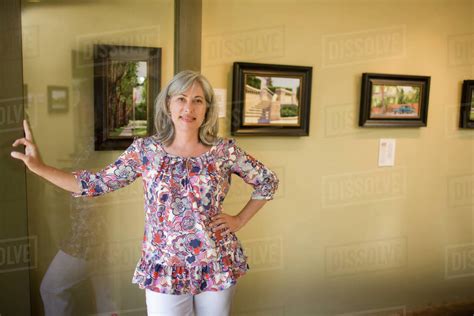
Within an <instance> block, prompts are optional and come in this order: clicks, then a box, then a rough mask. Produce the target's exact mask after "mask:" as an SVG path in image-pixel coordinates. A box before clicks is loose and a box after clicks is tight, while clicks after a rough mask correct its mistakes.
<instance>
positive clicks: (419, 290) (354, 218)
mask: <svg viewBox="0 0 474 316" xmlns="http://www.w3.org/2000/svg"><path fill="white" fill-rule="evenodd" d="M52 3H56V2H52ZM473 12H474V11H473V8H472V1H470V0H466V1H447V0H446V1H440V0H433V1H421V0H420V1H380V0H366V1H362V0H354V1H339V0H332V1H322V0H321V1H317V0H311V1H309V0H308V1H297V2H296V1H290V0H278V1H266V0H259V1H257V0H253V1H250V0H234V1H232V0H225V1H224V0H215V1H211V0H203V19H202V20H203V30H202V31H203V38H202V39H203V47H202V66H203V67H202V71H203V73H204V74H205V75H206V76H207V77H208V78H209V79H210V81H211V82H212V83H213V85H214V87H216V88H225V89H227V98H228V104H227V105H228V111H227V118H225V119H222V120H221V121H220V123H221V126H220V134H221V135H222V136H229V135H230V132H229V131H230V125H229V123H230V118H229V115H230V100H231V83H232V63H233V62H234V61H247V62H262V63H274V64H289V65H305V66H312V67H313V84H312V99H311V118H310V120H311V125H310V136H309V137H298V138H295V137H291V138H290V137H238V142H239V144H240V146H241V147H243V148H244V149H246V150H247V151H248V152H249V153H251V154H253V155H254V156H256V157H257V158H258V159H259V160H261V161H263V162H264V163H266V164H267V165H268V166H270V167H271V168H272V169H274V170H275V171H276V172H277V173H278V175H279V178H280V181H281V182H280V190H279V192H278V194H277V196H276V198H275V200H274V201H272V202H270V203H268V204H267V205H266V206H265V208H264V209H263V210H262V211H261V212H260V213H259V214H258V215H257V216H256V217H255V218H254V219H252V221H251V222H250V223H249V224H248V225H247V226H246V227H244V228H243V229H242V230H241V231H240V232H239V233H238V236H239V238H240V239H241V240H242V242H243V244H244V247H245V251H246V253H247V255H248V256H249V260H250V262H249V263H250V266H251V272H249V274H248V275H246V276H245V277H243V278H242V279H241V280H240V281H239V285H238V290H237V294H236V299H235V303H234V306H233V311H234V314H235V315H335V314H341V313H354V312H358V311H368V310H381V311H382V312H386V313H390V312H396V311H403V310H410V309H413V308H416V307H418V306H425V305H427V304H429V303H440V302H444V301H454V300H458V299H465V298H466V297H468V296H469V295H472V293H471V292H472V291H471V292H470V290H472V275H473V270H472V266H470V267H467V268H465V269H463V268H459V266H458V263H459V262H462V261H459V260H458V261H456V260H454V259H457V258H462V256H463V255H465V254H468V253H469V251H471V253H472V248H473V246H472V243H473V237H474V234H473V228H472V227H473V193H472V192H473V191H472V187H473V182H474V177H473V176H472V175H473V167H474V165H473V156H472V155H473V147H472V145H473V142H472V132H471V131H466V130H459V129H458V128H457V122H458V118H459V102H460V88H461V82H462V80H464V79H469V78H470V77H471V76H472V65H473V64H474V59H473V58H472V48H470V47H472V43H473V41H474V40H473V37H472V35H471V34H472V31H473V28H472V14H473ZM173 14H174V13H173V1H169V0H160V1H133V2H132V1H121V0H116V1H105V0H104V1H95V2H89V1H87V2H86V1H67V2H66V1H64V2H63V3H61V4H59V3H57V4H56V5H48V4H45V3H39V4H34V3H31V4H30V3H25V5H24V8H23V26H24V30H25V31H24V36H23V42H24V43H23V44H24V80H25V83H26V84H27V85H28V91H29V94H30V106H29V108H28V109H27V113H28V115H29V117H30V122H31V124H32V128H33V132H34V136H35V139H36V142H37V144H38V146H39V148H40V150H41V153H42V155H43V158H44V160H45V162H46V163H48V164H51V165H53V166H56V167H60V168H64V169H69V170H73V169H81V168H86V169H94V168H100V167H103V166H105V165H106V164H108V163H109V162H111V161H113V160H114V159H115V158H116V157H117V156H118V154H119V153H120V152H118V151H114V152H95V151H94V150H93V94H92V91H93V81H92V68H91V67H90V64H89V66H87V63H86V66H85V67H82V65H83V64H81V63H80V62H79V63H78V62H77V61H76V60H75V58H73V56H77V54H75V53H74V52H75V51H78V52H79V55H80V57H84V56H85V57H86V58H85V60H87V56H89V61H90V50H89V51H88V47H90V43H92V42H95V41H100V42H103V43H106V42H107V43H113V44H124V45H143V46H157V47H162V48H163V62H162V65H163V74H162V80H163V82H167V81H168V80H169V79H170V78H171V77H172V72H173V69H172V65H173V36H174V34H173V31H174V30H173ZM466 34H467V36H465V35H466ZM360 40H364V41H367V42H377V43H379V45H381V46H380V47H379V48H378V50H376V51H372V50H371V49H370V47H362V49H361V50H354V49H351V48H350V47H349V48H347V45H351V43H353V42H354V41H360ZM243 43H244V44H243ZM242 45H243V46H242ZM242 47H244V48H242ZM337 52H339V53H337ZM80 60H83V59H81V58H80ZM363 72H380V73H400V74H415V75H429V76H431V80H432V81H431V93H430V106H429V115H428V126H427V127H424V128H410V129H394V128H378V129H368V128H359V127H357V118H358V108H359V90H360V78H361V73H363ZM48 85H63V86H68V87H69V91H70V108H69V111H68V112H67V113H65V114H54V115H53V114H48V112H47V102H46V87H47V86H48ZM385 137H389V138H395V139H396V140H397V152H396V166H395V167H393V168H378V167H377V148H378V140H379V139H380V138H385ZM233 179H234V180H233V183H232V187H231V191H230V193H229V195H228V197H227V199H226V202H225V205H224V210H225V211H227V212H229V213H235V212H238V211H239V210H240V208H241V207H242V206H243V205H244V203H245V202H246V200H247V199H248V196H249V194H250V192H251V190H250V188H249V187H248V186H246V185H244V184H243V182H242V181H240V180H239V179H238V178H237V177H233ZM28 204H29V227H30V233H31V234H32V235H34V236H36V237H37V239H38V249H37V254H38V257H37V263H38V264H37V267H36V268H35V269H33V270H32V271H31V273H32V280H33V286H32V288H33V289H34V293H33V300H34V301H33V303H34V306H33V310H34V311H36V314H40V313H41V310H42V306H41V299H40V297H39V286H40V282H41V279H42V278H43V276H44V273H45V272H46V269H47V268H48V265H49V264H50V262H51V260H52V259H53V257H54V256H55V254H56V252H57V251H58V249H60V247H61V244H62V243H63V242H64V241H65V240H68V238H69V236H70V234H69V231H70V230H71V229H73V228H74V229H78V228H80V227H81V226H80V222H79V221H78V214H84V212H86V214H87V216H86V221H85V224H86V227H91V228H90V229H86V230H85V231H84V230H80V229H79V230H80V231H82V232H83V233H84V235H83V236H84V237H83V239H85V240H86V241H89V242H90V243H91V244H92V245H93V247H92V248H94V249H95V250H98V251H99V255H98V258H101V260H103V261H105V262H106V264H105V268H100V269H97V268H96V269H94V268H92V269H90V270H89V271H95V273H96V275H97V276H98V279H99V280H101V281H103V282H104V284H106V285H108V288H110V289H111V293H110V295H111V297H112V301H114V302H115V307H116V308H117V309H118V310H121V311H122V312H123V313H125V312H128V313H129V314H131V315H135V314H136V315H143V314H144V307H145V304H144V293H143V291H141V290H139V289H138V288H137V287H136V286H135V285H132V284H131V283H130V281H131V276H132V273H133V269H134V267H135V264H136V261H137V259H138V256H139V247H140V238H141V235H142V230H143V197H142V193H141V188H140V181H137V183H134V184H133V185H132V186H130V187H128V188H125V189H123V190H120V191H117V192H115V193H112V194H110V195H108V196H106V197H103V198H98V199H93V200H81V201H80V202H78V200H77V199H71V198H70V197H69V196H68V194H67V193H64V192H62V191H60V190H57V189H55V188H54V187H53V186H52V185H49V184H46V183H45V182H44V181H42V180H40V179H39V178H38V177H36V176H33V175H31V174H29V175H28ZM106 224H107V225H106ZM105 226H107V227H108V228H107V229H105V228H104V227H105ZM81 236H82V235H81ZM464 244H467V246H466V247H464V248H461V245H464ZM370 256H375V257H370ZM96 258H97V257H96ZM372 258H375V259H373V260H372ZM466 260H469V259H465V261H463V262H465V263H466V262H467V263H469V262H472V261H466ZM469 269H470V270H469ZM446 271H447V272H446ZM463 274H466V276H462V275H463ZM86 279H87V281H86V282H84V283H83V284H81V285H79V290H76V291H75V292H74V295H73V297H74V299H76V300H77V302H78V303H80V304H81V307H79V310H80V311H81V312H82V313H84V314H85V313H94V312H95V309H94V306H93V303H91V302H93V300H94V297H95V295H94V290H93V289H94V287H93V283H94V281H95V280H96V279H94V278H90V277H86Z"/></svg>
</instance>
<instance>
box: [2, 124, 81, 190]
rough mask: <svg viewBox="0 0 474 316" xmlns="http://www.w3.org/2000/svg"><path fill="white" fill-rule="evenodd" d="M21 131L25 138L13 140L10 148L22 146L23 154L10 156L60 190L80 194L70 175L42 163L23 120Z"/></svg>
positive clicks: (13, 152) (75, 181)
mask: <svg viewBox="0 0 474 316" xmlns="http://www.w3.org/2000/svg"><path fill="white" fill-rule="evenodd" d="M23 129H24V131H25V137H23V138H20V139H17V140H15V142H14V143H13V145H12V146H13V147H17V146H18V145H24V146H25V153H24V154H23V153H21V152H18V151H12V152H11V156H12V157H13V158H16V159H19V160H21V161H23V163H24V164H25V165H26V167H27V168H28V169H29V170H30V171H31V172H33V173H35V174H37V175H39V176H40V177H42V178H44V179H46V180H47V181H49V182H51V183H52V184H54V185H56V186H58V187H60V188H61V189H64V190H66V191H69V192H74V193H78V192H80V188H79V184H78V182H77V180H76V178H75V177H74V175H73V174H72V173H70V172H65V171H62V170H59V169H57V168H54V167H51V166H48V165H46V164H44V163H43V161H42V160H41V157H40V155H39V153H38V149H37V147H36V145H35V143H34V142H33V137H32V135H31V130H30V127H29V125H28V122H27V121H26V120H23Z"/></svg>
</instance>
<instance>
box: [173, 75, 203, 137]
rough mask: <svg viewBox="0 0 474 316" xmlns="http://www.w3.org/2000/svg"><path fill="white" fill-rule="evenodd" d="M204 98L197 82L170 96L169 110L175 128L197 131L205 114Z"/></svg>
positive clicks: (184, 130)
mask: <svg viewBox="0 0 474 316" xmlns="http://www.w3.org/2000/svg"><path fill="white" fill-rule="evenodd" d="M206 109H207V107H206V99H205V98H204V91H203V90H202V87H201V85H200V84H199V83H194V84H193V85H192V86H191V87H189V88H188V90H186V91H184V92H183V93H181V94H178V95H175V96H173V97H171V99H170V102H169V110H170V113H171V120H172V121H173V124H174V127H175V129H176V130H180V131H183V132H189V131H193V132H194V131H197V130H199V127H201V125H202V123H203V122H204V118H205V116H206Z"/></svg>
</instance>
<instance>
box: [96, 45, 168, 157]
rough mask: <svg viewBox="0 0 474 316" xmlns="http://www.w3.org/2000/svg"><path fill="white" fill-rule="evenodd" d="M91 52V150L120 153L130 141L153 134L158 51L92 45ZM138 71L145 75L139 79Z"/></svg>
mask: <svg viewBox="0 0 474 316" xmlns="http://www.w3.org/2000/svg"><path fill="white" fill-rule="evenodd" d="M93 50H94V128H95V150H124V149H126V148H127V147H128V146H130V144H131V143H132V142H133V139H134V138H136V137H144V136H150V135H153V134H154V132H155V128H154V101H155V99H156V97H157V96H158V94H159V92H160V86H161V48H158V47H140V46H121V45H94V48H93ZM143 69H145V70H143ZM140 70H142V73H143V71H146V75H144V76H139V72H140ZM120 74H121V75H120ZM124 78H126V79H124ZM119 80H122V81H119ZM123 80H127V81H126V82H125V81H123ZM140 81H141V82H140ZM124 87H126V88H124ZM130 88H131V89H132V92H130ZM136 89H137V90H136ZM122 90H123V92H122ZM138 90H139V93H136V91H138ZM114 91H115V95H113V94H112V93H114ZM136 95H139V98H138V97H136ZM130 98H132V100H130ZM137 99H139V101H140V103H139V104H138V105H137V104H135V102H136V100H137ZM119 100H122V101H119ZM123 100H125V101H123ZM144 102H146V103H145V106H143V103H144ZM130 103H132V104H131V105H130ZM130 111H132V113H133V115H132V116H131V117H132V119H130V115H131V114H130ZM137 117H139V118H138V119H137ZM140 118H141V119H140ZM143 118H145V120H143ZM143 122H144V123H143ZM131 124H132V125H131ZM143 124H144V125H143Z"/></svg>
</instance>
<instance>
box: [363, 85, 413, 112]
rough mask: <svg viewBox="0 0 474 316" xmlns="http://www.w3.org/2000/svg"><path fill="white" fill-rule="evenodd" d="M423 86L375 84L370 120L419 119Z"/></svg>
mask: <svg viewBox="0 0 474 316" xmlns="http://www.w3.org/2000/svg"><path fill="white" fill-rule="evenodd" d="M421 89H422V87H421V85H393V84H374V85H373V86H372V94H371V108H370V118H419V117H420V104H421V95H422V94H421V92H422V91H421Z"/></svg>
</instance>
